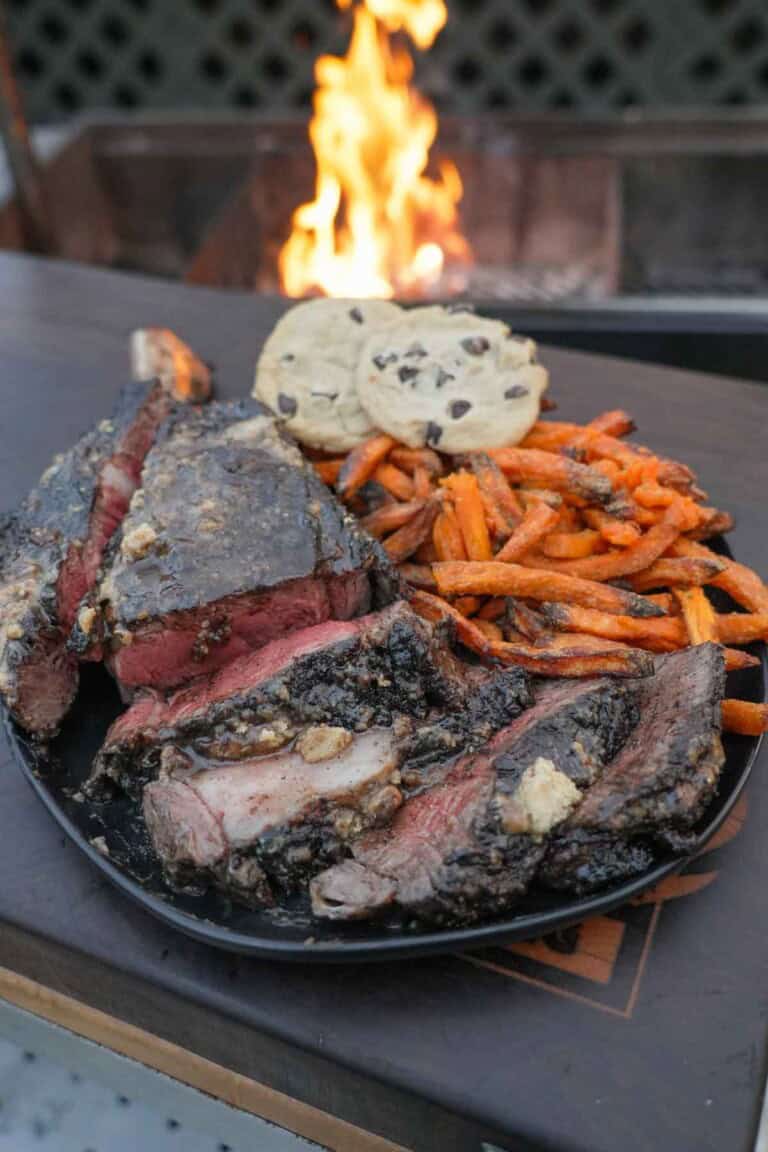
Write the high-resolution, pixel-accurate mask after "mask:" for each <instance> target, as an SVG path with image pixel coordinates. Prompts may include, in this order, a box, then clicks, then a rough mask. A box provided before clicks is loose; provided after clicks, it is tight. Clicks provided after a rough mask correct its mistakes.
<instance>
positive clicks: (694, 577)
mask: <svg viewBox="0 0 768 1152" xmlns="http://www.w3.org/2000/svg"><path fill="white" fill-rule="evenodd" d="M723 567H724V565H723V564H722V563H721V562H720V561H719V560H718V559H717V557H715V556H714V555H713V557H712V559H711V560H707V559H703V558H702V559H698V558H695V557H690V558H688V557H687V558H681V559H670V558H669V557H666V556H665V557H663V558H662V559H661V560H657V561H656V563H655V564H652V565H651V566H650V568H646V570H645V571H644V572H638V573H637V574H636V575H634V576H631V577H630V579H629V583H630V584H631V586H632V588H634V590H635V592H650V591H652V590H653V589H655V588H664V587H665V586H667V587H671V588H692V587H693V586H694V585H695V584H713V583H714V581H715V579H716V578H717V576H718V574H719V573H721V572H722V571H723Z"/></svg>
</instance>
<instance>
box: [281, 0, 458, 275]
mask: <svg viewBox="0 0 768 1152" xmlns="http://www.w3.org/2000/svg"><path fill="white" fill-rule="evenodd" d="M337 3H338V5H339V7H341V8H348V7H350V6H351V4H352V3H354V0H337ZM446 19H447V12H446V8H445V3H444V0H363V3H358V4H357V6H356V7H355V9H354V28H353V33H352V40H351V43H350V46H349V50H348V52H347V55H346V56H345V57H344V58H343V59H342V58H339V57H336V56H321V57H320V59H319V60H318V61H317V64H316V68H315V76H316V80H317V90H316V92H315V100H314V116H313V118H312V122H311V124H310V128H309V136H310V141H311V143H312V148H313V150H314V153H315V159H316V162H317V179H316V186H315V198H314V200H312V201H311V202H310V203H308V204H302V205H301V207H299V208H297V210H296V211H295V212H294V214H293V220H292V231H291V235H290V237H289V239H288V240H287V242H286V243H285V245H284V246H283V248H282V250H281V252H280V258H279V270H280V279H281V284H282V288H283V291H284V292H286V293H287V294H288V295H289V296H305V295H308V294H318V293H323V294H325V295H327V296H358V297H370V296H380V297H390V296H394V295H395V294H397V295H401V296H412V295H419V294H423V293H425V292H428V291H429V290H430V288H433V287H434V286H435V285H436V284H437V283H438V281H439V280H440V277H441V275H442V273H443V269H444V267H445V266H446V264H448V263H449V262H465V261H467V260H468V259H469V258H470V251H469V246H468V244H467V242H466V240H465V239H464V237H463V236H462V234H461V231H460V229H459V222H458V210H457V206H458V203H459V201H460V200H461V195H462V186H461V178H460V176H459V173H458V171H457V169H456V168H455V166H454V165H452V164H449V163H443V164H442V165H441V166H440V169H439V176H438V178H436V179H435V178H432V177H430V176H427V175H426V174H425V173H426V169H427V165H428V162H429V151H430V148H431V147H432V144H433V142H434V139H435V136H436V134H437V115H436V113H435V110H434V108H433V107H432V105H431V104H430V103H429V102H428V101H427V100H425V99H424V98H423V97H422V96H421V95H420V94H419V93H418V92H416V91H415V90H414V89H413V88H412V87H411V86H410V80H411V77H412V74H413V61H412V59H411V56H410V55H409V53H408V52H407V50H406V49H404V48H402V47H395V46H393V45H392V44H391V43H390V40H389V34H390V33H392V32H400V31H404V32H407V33H408V34H409V35H410V36H411V38H412V39H413V40H414V42H415V43H416V44H417V45H418V46H419V47H420V48H428V47H429V46H430V44H432V42H433V40H434V38H435V36H436V35H437V33H438V32H439V31H440V29H441V28H442V27H443V25H444V24H445V21H446Z"/></svg>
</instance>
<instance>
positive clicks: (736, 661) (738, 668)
mask: <svg viewBox="0 0 768 1152" xmlns="http://www.w3.org/2000/svg"><path fill="white" fill-rule="evenodd" d="M723 657H724V659H725V670H726V672H743V671H744V669H745V668H757V667H759V665H760V661H759V660H758V658H757V656H752V655H751V654H750V653H749V652H742V651H741V649H740V648H723Z"/></svg>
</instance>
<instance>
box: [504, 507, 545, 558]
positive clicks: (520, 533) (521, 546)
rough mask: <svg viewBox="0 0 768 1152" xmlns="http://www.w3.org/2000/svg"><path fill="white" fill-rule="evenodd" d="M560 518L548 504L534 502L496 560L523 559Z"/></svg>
mask: <svg viewBox="0 0 768 1152" xmlns="http://www.w3.org/2000/svg"><path fill="white" fill-rule="evenodd" d="M558 520H559V516H558V513H557V512H556V511H555V510H554V508H550V507H549V505H548V504H541V503H537V504H532V505H531V507H530V508H528V509H527V511H526V513H525V515H524V517H523V519H522V522H521V524H520V525H519V526H518V527H517V528H515V530H514V532H513V533H512V535H511V536H510V537H509V539H508V540H507V542H506V544H505V545H504V547H503V548H502V549H501V550H500V551H499V552H498V553H497V554H496V560H497V561H498V562H499V563H509V562H510V561H514V560H519V559H521V557H523V556H525V554H526V552H530V550H531V548H534V547H535V546H536V545H537V544H538V542H539V541H540V540H542V539H543V538H544V536H546V535H547V533H548V532H551V531H552V529H553V528H554V526H555V525H556V524H557V523H558Z"/></svg>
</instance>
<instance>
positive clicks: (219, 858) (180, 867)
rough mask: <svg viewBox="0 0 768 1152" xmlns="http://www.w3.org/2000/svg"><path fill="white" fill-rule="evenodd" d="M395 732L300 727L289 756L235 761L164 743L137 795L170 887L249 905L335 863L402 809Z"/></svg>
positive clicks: (266, 900)
mask: <svg viewBox="0 0 768 1152" xmlns="http://www.w3.org/2000/svg"><path fill="white" fill-rule="evenodd" d="M397 781H398V773H397V768H396V754H395V746H394V734H393V730H392V729H391V728H374V729H371V730H370V731H369V732H365V733H362V734H360V735H356V736H353V734H352V733H351V732H349V731H347V730H345V729H343V728H334V727H330V726H315V727H310V728H309V729H307V730H306V731H305V732H304V733H303V734H302V736H301V737H300V739H299V740H298V741H297V742H296V745H295V746H294V748H293V749H292V750H291V751H285V752H281V753H278V754H277V755H275V756H267V757H262V758H260V759H258V760H246V761H243V762H241V763H237V764H231V763H230V764H218V765H214V764H211V763H210V762H206V763H205V766H204V767H203V768H202V770H200V762H199V761H198V760H197V759H196V758H195V757H190V756H188V755H185V754H184V753H183V752H181V751H179V750H178V749H174V748H173V747H172V746H170V745H168V746H166V750H165V752H164V756H163V771H162V773H161V776H160V777H159V779H157V780H155V781H153V782H152V783H150V784H148V785H147V786H146V788H145V789H144V805H143V806H144V816H145V820H146V823H147V828H148V829H149V833H150V837H151V840H152V843H153V845H154V847H155V850H156V852H157V853H158V855H159V856H160V858H161V860H162V861H163V865H164V868H165V871H166V873H167V874H168V876H169V878H170V879H171V880H172V881H173V882H174V883H176V884H184V883H188V882H190V881H194V882H197V883H199V882H200V881H203V882H213V883H215V884H218V885H220V886H221V887H224V888H226V889H227V890H228V891H230V892H231V893H232V894H233V895H234V896H236V897H238V898H239V899H241V900H245V901H246V902H248V903H252V904H255V905H262V904H270V903H272V902H273V901H274V893H275V888H276V887H278V888H280V889H281V890H284V889H286V888H288V889H290V888H293V887H296V886H297V885H298V884H300V883H301V882H303V881H305V880H306V879H307V877H308V876H310V875H311V874H312V873H313V872H314V871H317V869H318V868H322V867H324V866H326V865H328V864H329V863H331V862H332V861H334V860H338V859H340V858H341V857H342V856H343V855H344V854H345V852H346V847H345V846H346V843H347V841H348V840H349V839H350V838H351V837H353V836H355V835H359V833H360V832H361V831H362V830H363V829H365V828H370V827H373V826H375V825H376V824H378V823H382V822H385V821H387V820H389V819H391V816H392V814H393V812H394V811H395V810H396V809H397V808H398V807H399V805H400V804H401V802H402V797H401V793H400V790H399V788H398V787H397Z"/></svg>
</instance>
